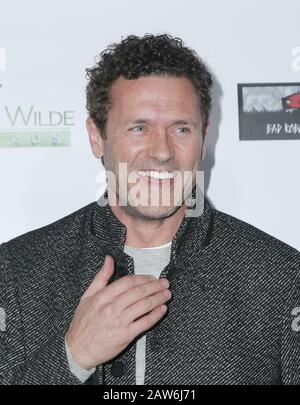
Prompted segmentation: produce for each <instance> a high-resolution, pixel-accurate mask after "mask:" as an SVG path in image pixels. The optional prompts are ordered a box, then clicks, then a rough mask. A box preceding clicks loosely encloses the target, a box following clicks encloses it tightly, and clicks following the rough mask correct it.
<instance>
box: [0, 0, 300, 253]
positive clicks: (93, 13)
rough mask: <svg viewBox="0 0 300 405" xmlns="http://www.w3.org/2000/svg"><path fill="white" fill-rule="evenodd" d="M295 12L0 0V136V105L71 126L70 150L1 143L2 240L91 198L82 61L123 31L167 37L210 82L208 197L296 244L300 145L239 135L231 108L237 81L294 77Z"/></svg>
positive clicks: (253, 1)
mask: <svg viewBox="0 0 300 405" xmlns="http://www.w3.org/2000/svg"><path fill="white" fill-rule="evenodd" d="M299 15H300V2H299V0H289V2H282V1H280V0H245V1H238V0H210V1H201V0H187V1H184V2H183V1H181V0H164V1H162V0H151V2H150V1H141V0H140V1H138V0H126V1H124V0H110V1H104V0H98V1H96V0H84V1H83V0H81V1H76V2H75V1H71V0H70V1H68V0H64V1H62V0H59V1H58V0H43V1H40V0H24V1H21V0H19V1H17V0H0V84H1V87H0V131H2V133H3V131H4V130H5V129H7V128H8V126H9V125H11V122H10V123H9V122H8V115H7V111H9V113H10V114H11V119H13V118H15V119H16V121H15V123H14V124H15V127H16V128H17V127H18V128H19V129H20V128H21V129H22V130H24V129H28V131H33V132H34V131H36V132H38V131H43V130H44V129H42V125H44V126H47V124H49V125H50V124H51V123H49V112H50V111H56V112H57V113H56V114H54V116H55V120H59V117H61V115H63V113H64V112H67V113H66V114H67V115H68V114H69V115H68V117H69V120H68V121H67V123H60V126H59V130H64V128H65V127H67V129H70V130H71V134H70V139H71V144H70V146H65V147H55V146H53V147H10V148H7V147H6V148H3V147H0V178H1V199H0V242H3V241H7V240H9V239H11V238H13V237H15V236H17V235H20V234H22V233H24V232H27V231H29V230H32V229H35V228H38V227H41V226H44V225H47V224H49V223H51V222H53V221H55V220H57V219H59V218H61V217H63V216H65V215H67V214H69V213H71V212H73V211H75V210H77V209H79V208H80V207H82V206H84V205H86V204H88V203H90V202H92V201H94V200H95V199H96V193H97V191H98V186H97V184H96V177H97V175H98V173H99V170H100V168H101V166H100V163H99V161H97V160H96V159H95V158H94V157H93V155H92V153H91V151H90V147H89V142H88V137H87V133H86V129H85V119H86V111H85V93H84V90H85V85H86V81H85V77H84V75H85V68H86V67H90V66H91V65H92V64H93V59H94V56H96V55H97V53H99V52H100V51H101V50H103V49H104V48H106V46H107V45H108V44H109V43H110V42H116V41H119V40H120V38H121V36H126V35H128V34H132V33H134V34H137V35H142V34H144V33H146V32H151V33H163V32H168V33H170V34H173V35H176V36H180V37H181V38H182V39H183V40H184V41H185V42H186V44H187V45H189V46H191V47H192V48H194V49H195V50H196V51H197V52H198V53H199V55H200V56H201V57H202V58H204V59H205V60H206V61H207V63H208V65H209V66H210V68H211V70H212V71H213V73H214V75H215V77H216V79H217V84H216V88H215V108H214V111H213V115H212V125H211V132H210V141H209V150H208V157H207V159H206V163H205V167H206V169H207V171H208V173H207V176H206V177H207V179H206V181H207V188H208V190H207V193H208V196H209V198H210V200H211V201H212V203H213V204H214V206H215V207H216V208H218V209H220V210H222V211H225V212H227V213H230V214H232V215H234V216H236V217H238V218H241V219H243V220H245V221H247V222H250V223H252V224H254V225H255V226H257V227H258V228H260V229H263V230H264V231H266V232H268V233H270V234H272V235H274V236H276V237H278V238H279V239H281V240H283V241H285V242H287V243H289V244H290V245H292V246H294V247H296V248H297V249H300V219H299V218H300V216H299V202H300V187H299V185H300V180H299V179H300V175H299V173H300V159H299V152H300V141H299V140H294V141H293V140H289V141H279V140H277V141H251V142H247V141H243V142H241V141H239V134H238V103H237V83H248V82H250V83H251V82H253V83H261V82H300V49H299V47H300V35H299V34H300V29H299ZM5 107H6V109H5ZM18 108H19V113H18V114H17V115H15V114H16V113H17V111H18V110H17V109H18ZM30 109H31V112H32V114H31V115H29V113H30ZM21 113H22V114H23V118H22V116H21ZM34 113H36V114H35V115H34ZM38 113H40V114H38ZM34 117H35V118H36V121H34ZM52 118H53V117H52ZM39 120H40V122H37V121H39ZM55 120H54V121H55ZM26 121H27V122H26ZM56 122H57V121H56ZM52 124H53V123H52ZM54 124H55V122H54ZM54 124H53V125H54ZM65 124H66V125H65ZM54 127H55V125H54ZM54 129H55V128H54ZM0 136H1V135H0ZM2 136H3V135H2Z"/></svg>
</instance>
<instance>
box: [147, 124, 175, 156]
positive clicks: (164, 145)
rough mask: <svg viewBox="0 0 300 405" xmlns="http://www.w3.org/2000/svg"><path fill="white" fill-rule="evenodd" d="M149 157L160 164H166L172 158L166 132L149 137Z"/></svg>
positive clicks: (169, 141) (172, 153) (170, 143)
mask: <svg viewBox="0 0 300 405" xmlns="http://www.w3.org/2000/svg"><path fill="white" fill-rule="evenodd" d="M148 153H149V156H150V157H151V158H152V159H155V160H157V161H160V162H167V161H169V160H170V159H172V158H174V150H173V145H172V141H171V140H170V137H169V136H168V134H167V133H166V132H163V131H162V132H159V133H155V134H153V135H152V136H151V140H150V144H149V152H148Z"/></svg>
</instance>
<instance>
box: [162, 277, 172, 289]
mask: <svg viewBox="0 0 300 405" xmlns="http://www.w3.org/2000/svg"><path fill="white" fill-rule="evenodd" d="M160 282H161V284H162V285H163V286H164V287H166V288H168V287H169V285H170V283H169V280H167V279H166V278H162V279H161V281H160Z"/></svg>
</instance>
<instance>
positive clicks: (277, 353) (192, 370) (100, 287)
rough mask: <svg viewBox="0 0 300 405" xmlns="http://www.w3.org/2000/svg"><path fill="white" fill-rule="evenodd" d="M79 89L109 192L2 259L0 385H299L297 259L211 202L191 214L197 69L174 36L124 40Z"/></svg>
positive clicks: (204, 111) (197, 156)
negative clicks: (82, 91)
mask: <svg viewBox="0 0 300 405" xmlns="http://www.w3.org/2000/svg"><path fill="white" fill-rule="evenodd" d="M88 78H89V84H88V87H87V108H88V112H89V118H88V119H87V129H88V133H89V140H90V144H91V147H92V150H93V153H94V155H95V156H96V157H97V158H99V159H100V158H101V159H102V161H103V163H104V166H105V170H106V172H107V179H108V180H107V183H108V184H107V188H108V189H107V192H106V193H105V195H104V196H103V197H102V198H101V199H100V201H99V202H98V203H97V202H95V203H91V204H90V205H88V206H87V207H83V208H82V209H80V210H79V211H77V212H75V213H73V214H71V215H69V216H67V217H65V218H63V219H61V220H59V221H57V222H55V223H53V224H51V225H49V226H46V227H44V228H41V229H39V230H36V231H33V232H29V233H27V234H25V235H23V236H20V237H18V238H15V239H14V240H12V241H10V242H8V243H4V244H3V245H1V253H0V257H1V259H0V269H1V278H0V280H1V284H0V294H1V295H0V306H1V307H2V308H3V309H4V310H5V313H6V330H5V331H3V332H0V344H1V346H0V347H1V352H0V353H1V354H0V356H1V357H0V382H1V383H2V384H13V383H17V384H45V383H46V384H82V383H85V384H107V385H110V384H300V332H299V329H300V327H299V324H300V322H299V324H298V318H297V316H298V313H299V312H300V309H299V307H300V292H299V291H300V290H299V287H300V283H299V277H300V273H299V253H298V252H297V251H296V250H295V249H292V248H291V247H289V246H287V245H285V244H284V243H282V242H279V241H278V240H276V239H274V238H272V237H271V236H268V235H266V234H265V233H263V232H262V231H259V230H257V229H256V228H254V227H253V226H250V225H248V224H246V223H244V222H242V221H240V220H237V219H235V218H233V217H231V216H229V215H226V214H224V213H221V212H219V211H217V210H215V209H213V208H212V207H211V206H210V205H209V203H208V201H207V200H206V199H205V203H204V207H203V210H202V212H201V213H200V214H199V215H194V216H193V215H188V206H189V204H188V199H187V198H185V197H190V193H189V192H187V188H188V187H187V185H188V183H189V181H185V177H184V174H185V173H190V174H191V176H190V180H191V182H192V185H193V187H194V188H193V198H194V199H195V198H196V200H197V193H198V191H197V190H198V188H197V187H196V180H197V176H196V174H197V171H198V169H199V166H200V164H201V160H202V159H203V158H204V155H205V139H206V136H207V130H208V123H209V112H210V107H211V96H210V91H211V86H212V79H211V75H210V74H209V72H208V71H207V69H206V67H205V65H204V64H203V62H202V61H201V60H200V59H199V57H198V56H197V55H196V54H195V53H194V52H193V51H192V50H190V49H189V48H187V47H185V46H184V45H183V43H182V41H181V40H180V39H178V38H173V37H171V36H169V35H157V36H154V35H145V36H144V37H141V38H140V37H137V36H129V37H127V38H125V39H123V40H122V41H121V42H120V43H119V44H113V45H111V46H110V47H109V48H108V49H107V50H105V51H104V52H102V53H101V55H100V58H99V61H98V62H97V64H96V65H95V66H94V67H93V68H92V69H89V70H88ZM136 187H138V188H136ZM198 194H199V193H198ZM167 197H169V199H168V198H167ZM153 199H154V200H156V201H155V204H153ZM166 201H168V203H167V204H166V203H165V202H166Z"/></svg>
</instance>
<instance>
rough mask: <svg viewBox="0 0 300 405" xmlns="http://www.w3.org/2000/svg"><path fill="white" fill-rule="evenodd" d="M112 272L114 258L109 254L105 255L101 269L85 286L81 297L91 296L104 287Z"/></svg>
mask: <svg viewBox="0 0 300 405" xmlns="http://www.w3.org/2000/svg"><path fill="white" fill-rule="evenodd" d="M113 272H114V259H113V258H112V257H111V256H105V260H104V263H103V266H102V268H101V270H100V271H99V272H98V273H97V274H96V276H95V278H94V280H93V281H92V283H91V284H90V286H89V287H88V288H87V290H86V291H85V293H84V294H83V296H82V298H81V299H85V298H88V297H91V296H92V295H94V294H96V293H97V292H99V291H101V290H103V288H104V287H106V285H107V283H108V281H109V279H110V278H111V276H112V275H113Z"/></svg>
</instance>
